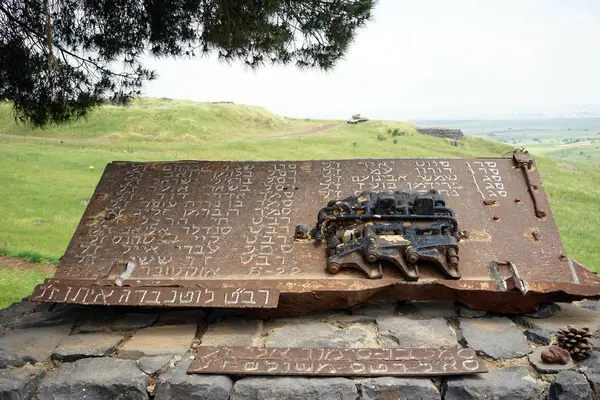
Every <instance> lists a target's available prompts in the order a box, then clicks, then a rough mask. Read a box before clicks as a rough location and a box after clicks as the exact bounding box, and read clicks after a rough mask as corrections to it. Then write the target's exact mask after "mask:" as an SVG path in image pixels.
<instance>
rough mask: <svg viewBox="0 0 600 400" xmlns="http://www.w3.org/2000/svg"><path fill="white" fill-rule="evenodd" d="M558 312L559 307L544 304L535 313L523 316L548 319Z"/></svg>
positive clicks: (552, 304) (554, 304)
mask: <svg viewBox="0 0 600 400" xmlns="http://www.w3.org/2000/svg"><path fill="white" fill-rule="evenodd" d="M558 310H560V306H559V305H558V304H556V303H544V304H542V305H540V307H539V308H538V309H537V311H534V312H530V313H526V314H525V316H527V317H531V318H548V317H551V316H552V315H554V314H555V313H556V312H557V311H558Z"/></svg>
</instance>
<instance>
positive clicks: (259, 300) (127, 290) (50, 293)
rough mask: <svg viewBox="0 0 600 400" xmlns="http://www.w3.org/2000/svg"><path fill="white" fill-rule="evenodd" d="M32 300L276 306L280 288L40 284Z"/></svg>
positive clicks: (117, 303)
mask: <svg viewBox="0 0 600 400" xmlns="http://www.w3.org/2000/svg"><path fill="white" fill-rule="evenodd" d="M31 300H32V301H38V302H46V303H79V304H102V305H131V304H135V305H140V306H178V307H228V308H257V307H261V308H275V307H277V304H278V301H279V291H277V290H273V289H246V288H221V287H204V288H202V287H196V288H194V287H183V288H182V287H173V288H163V287H155V288H153V287H102V286H75V285H64V284H47V285H39V286H38V287H36V289H35V291H34V292H33V294H32V295H31Z"/></svg>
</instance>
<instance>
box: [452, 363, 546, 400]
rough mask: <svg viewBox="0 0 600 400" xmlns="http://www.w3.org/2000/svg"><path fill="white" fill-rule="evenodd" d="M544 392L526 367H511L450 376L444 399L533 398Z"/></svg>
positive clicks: (497, 399) (523, 399) (514, 399)
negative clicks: (465, 375) (457, 376)
mask: <svg viewBox="0 0 600 400" xmlns="http://www.w3.org/2000/svg"><path fill="white" fill-rule="evenodd" d="M541 397H542V393H541V391H540V388H539V386H538V384H537V383H536V381H535V379H533V377H531V376H530V375H529V371H528V369H527V368H526V367H509V368H505V369H501V370H498V371H491V372H489V373H487V374H481V375H478V376H473V377H464V378H449V379H448V380H447V381H446V384H445V387H444V400H478V399H494V400H532V399H541Z"/></svg>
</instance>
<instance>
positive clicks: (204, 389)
mask: <svg viewBox="0 0 600 400" xmlns="http://www.w3.org/2000/svg"><path fill="white" fill-rule="evenodd" d="M190 363H191V361H189V360H188V361H183V362H181V363H180V364H178V365H177V366H175V368H173V369H170V370H169V371H167V372H165V373H164V374H162V375H160V376H159V377H158V381H157V383H156V394H155V396H154V400H169V399H186V400H187V399H189V400H208V399H210V400H227V399H229V394H230V393H231V388H232V386H233V383H232V382H231V379H230V378H229V377H227V376H223V375H188V374H187V373H186V372H187V370H188V368H189V366H190Z"/></svg>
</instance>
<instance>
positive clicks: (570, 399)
mask: <svg viewBox="0 0 600 400" xmlns="http://www.w3.org/2000/svg"><path fill="white" fill-rule="evenodd" d="M591 398H593V396H592V389H591V388H590V384H589V383H588V381H587V379H586V378H585V376H583V375H582V374H580V373H579V372H576V371H561V372H560V373H559V374H558V378H557V379H556V380H555V381H554V382H552V384H550V391H549V393H548V399H549V400H588V399H591Z"/></svg>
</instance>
